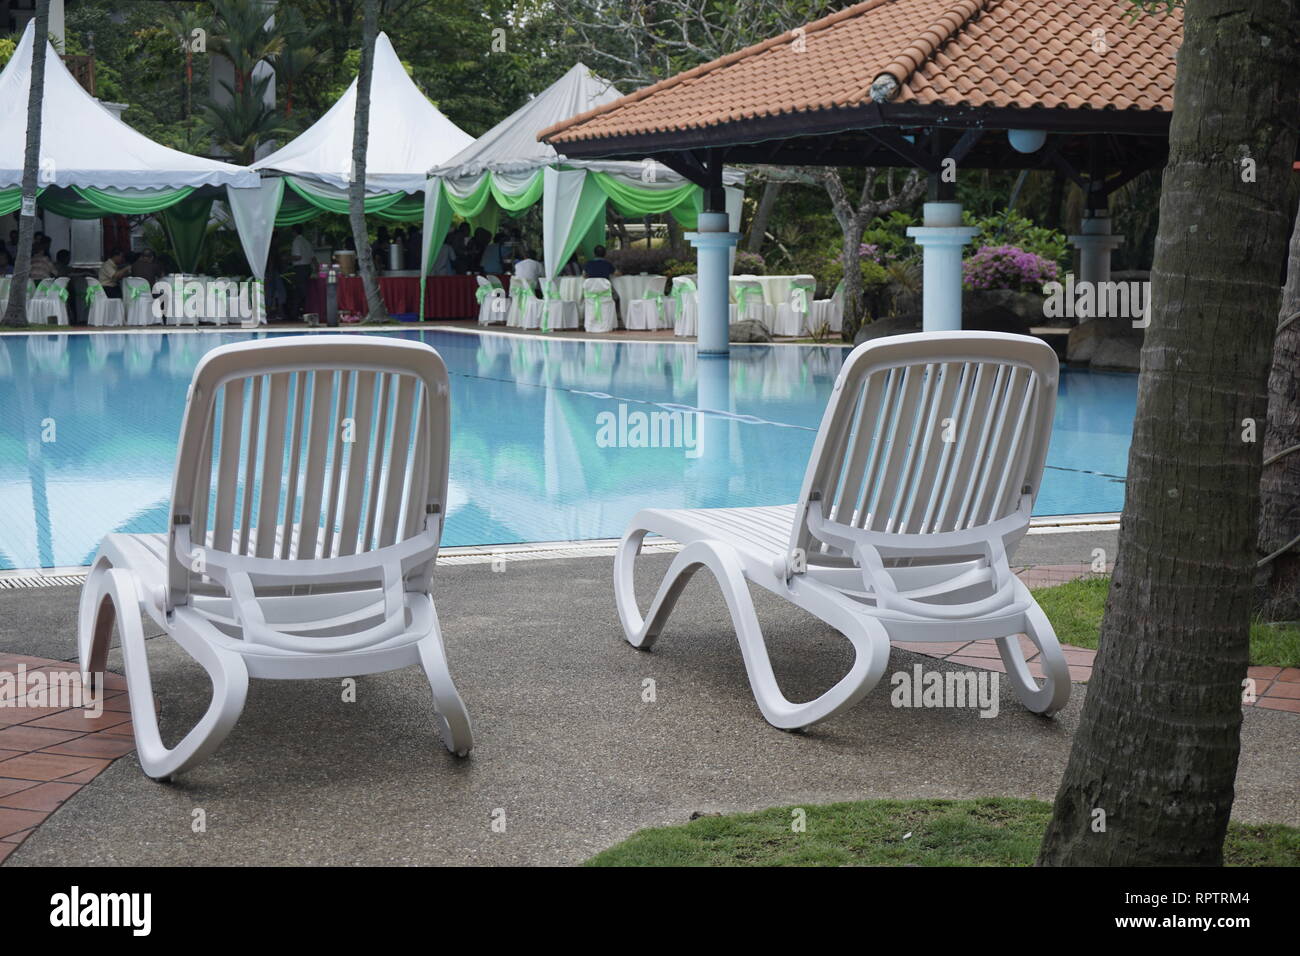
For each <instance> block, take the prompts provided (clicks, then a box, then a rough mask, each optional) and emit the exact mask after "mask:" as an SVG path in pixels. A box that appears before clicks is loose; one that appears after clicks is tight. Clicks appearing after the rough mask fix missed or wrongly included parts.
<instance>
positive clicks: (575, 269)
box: [560, 252, 582, 276]
mask: <svg viewBox="0 0 1300 956" xmlns="http://www.w3.org/2000/svg"><path fill="white" fill-rule="evenodd" d="M560 275H562V276H580V275H582V266H580V265H578V254H577V253H576V252H575V253H574V254H573V255H571V256H569V261H568V262H566V263H565V264H564V268H563V269H561V270H560Z"/></svg>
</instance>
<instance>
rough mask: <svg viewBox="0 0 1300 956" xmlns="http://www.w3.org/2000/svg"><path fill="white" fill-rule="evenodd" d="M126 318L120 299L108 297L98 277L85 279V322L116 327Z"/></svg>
mask: <svg viewBox="0 0 1300 956" xmlns="http://www.w3.org/2000/svg"><path fill="white" fill-rule="evenodd" d="M125 320H126V310H125V309H123V308H122V300H121V299H110V298H109V297H108V294H107V293H105V292H104V287H103V286H102V285H100V284H99V280H98V279H89V278H88V279H86V324H87V325H97V326H105V327H108V328H118V327H119V326H121V325H122V324H123V322H124V321H125Z"/></svg>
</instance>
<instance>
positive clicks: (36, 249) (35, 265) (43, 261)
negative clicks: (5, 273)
mask: <svg viewBox="0 0 1300 956" xmlns="http://www.w3.org/2000/svg"><path fill="white" fill-rule="evenodd" d="M52 275H54V262H53V260H51V259H50V240H48V239H46V238H44V237H42V238H41V240H40V242H33V243H32V265H31V276H30V277H31V280H32V281H33V282H40V281H42V280H43V279H48V278H50V276H52Z"/></svg>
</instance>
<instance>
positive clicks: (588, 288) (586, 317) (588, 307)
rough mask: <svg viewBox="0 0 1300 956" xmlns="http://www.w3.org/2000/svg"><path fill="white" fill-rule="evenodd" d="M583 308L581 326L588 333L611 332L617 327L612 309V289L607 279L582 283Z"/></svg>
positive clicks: (587, 280)
mask: <svg viewBox="0 0 1300 956" xmlns="http://www.w3.org/2000/svg"><path fill="white" fill-rule="evenodd" d="M582 298H583V300H584V308H583V313H582V326H583V328H585V329H586V330H587V331H588V332H612V331H614V329H615V328H617V327H618V317H617V316H618V313H617V312H616V311H615V308H614V287H613V286H612V285H610V282H609V280H608V279H586V280H584V281H583V283H582Z"/></svg>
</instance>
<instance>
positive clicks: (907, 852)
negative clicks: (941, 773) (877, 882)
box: [587, 797, 1300, 866]
mask: <svg viewBox="0 0 1300 956" xmlns="http://www.w3.org/2000/svg"><path fill="white" fill-rule="evenodd" d="M803 809H804V810H805V811H806V813H807V817H806V830H805V831H804V832H798V833H797V832H794V830H793V827H792V824H793V822H794V820H795V814H794V811H795V808H793V807H777V808H774V809H771V810H762V811H760V812H758V813H737V814H731V815H727V816H719V817H701V818H700V819H698V820H693V821H692V822H690V823H687V824H684V825H682V826H675V827H656V828H653V829H649V830H642V831H641V832H639V833H636V834H634V835H633V836H632V837H630V838H629V839H627V840H624V841H623V842H622V843H619V844H617V845H616V846H613V847H611V848H610V849H608V850H605V851H603V852H601V853H598V854H596V856H594V857H592V858H591V859H590V860H588V861H587V866H844V865H849V866H901V865H904V864H914V865H917V866H1029V865H1031V864H1032V863H1033V862H1034V859H1035V858H1036V857H1037V855H1038V845H1039V843H1040V842H1041V841H1042V838H1043V831H1044V830H1045V829H1046V827H1047V821H1048V819H1049V818H1050V817H1051V814H1052V808H1051V805H1050V804H1047V803H1043V802H1041V801H1038V800H1012V799H1007V798H1002V797H999V798H987V799H981V800H864V801H861V802H857V803H832V804H826V805H823V806H809V807H805V808H803ZM1224 860H1225V862H1226V863H1227V864H1228V865H1230V866H1296V865H1297V861H1298V860H1300V829H1296V828H1295V827H1288V826H1282V825H1280V824H1264V825H1245V824H1238V823H1233V824H1231V825H1230V826H1229V829H1228V840H1227V843H1226V845H1225V846H1224Z"/></svg>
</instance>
